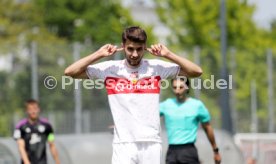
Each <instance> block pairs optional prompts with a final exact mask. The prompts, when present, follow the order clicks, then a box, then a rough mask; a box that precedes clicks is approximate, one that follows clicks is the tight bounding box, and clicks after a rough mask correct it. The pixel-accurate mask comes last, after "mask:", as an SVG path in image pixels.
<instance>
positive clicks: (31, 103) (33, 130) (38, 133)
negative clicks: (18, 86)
mask: <svg viewBox="0 0 276 164" xmlns="http://www.w3.org/2000/svg"><path fill="white" fill-rule="evenodd" d="M25 106H26V113H27V116H28V117H27V118H25V119H23V120H21V121H20V122H19V123H18V124H17V125H16V128H15V130H14V136H13V137H14V139H15V140H16V141H17V145H18V149H19V152H20V156H21V161H22V162H21V163H22V164H47V156H46V143H47V142H48V143H49V146H50V151H51V153H52V156H53V158H54V160H55V162H56V164H60V161H59V157H58V153H57V149H56V146H55V144H54V133H53V128H52V126H51V125H50V123H49V122H48V121H47V120H46V119H43V118H40V117H39V113H40V108H39V104H38V102H37V101H36V100H33V99H30V100H27V101H26V103H25Z"/></svg>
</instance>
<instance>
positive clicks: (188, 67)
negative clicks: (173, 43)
mask: <svg viewBox="0 0 276 164" xmlns="http://www.w3.org/2000/svg"><path fill="white" fill-rule="evenodd" d="M147 51H148V52H150V53H151V54H153V55H155V56H160V57H165V58H167V59H169V60H170V61H172V62H174V63H176V64H178V65H179V66H180V68H181V69H180V72H179V74H178V75H179V76H186V77H198V76H200V75H201V74H202V69H201V68H200V67H199V66H198V65H196V64H195V63H193V62H191V61H190V60H188V59H185V58H182V57H180V56H178V55H176V54H174V53H173V52H171V51H170V50H169V49H168V48H167V47H166V46H164V45H162V44H155V45H151V47H150V48H147Z"/></svg>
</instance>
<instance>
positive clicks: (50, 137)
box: [47, 123, 55, 142]
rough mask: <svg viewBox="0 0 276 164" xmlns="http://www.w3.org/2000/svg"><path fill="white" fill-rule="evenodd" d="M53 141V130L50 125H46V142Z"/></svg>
mask: <svg viewBox="0 0 276 164" xmlns="http://www.w3.org/2000/svg"><path fill="white" fill-rule="evenodd" d="M54 140H55V136H54V130H53V127H52V125H51V124H49V123H48V124H47V141H49V142H52V141H54Z"/></svg>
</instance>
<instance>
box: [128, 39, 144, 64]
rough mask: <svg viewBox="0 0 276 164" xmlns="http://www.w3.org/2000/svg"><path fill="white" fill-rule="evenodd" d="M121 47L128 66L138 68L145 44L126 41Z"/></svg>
mask: <svg viewBox="0 0 276 164" xmlns="http://www.w3.org/2000/svg"><path fill="white" fill-rule="evenodd" d="M123 47H124V51H125V58H126V60H127V62H128V64H129V65H131V66H134V67H135V66H138V65H139V64H140V62H141V60H142V58H143V56H144V53H145V44H144V43H135V42H131V41H129V40H127V41H126V43H125V44H124V45H123Z"/></svg>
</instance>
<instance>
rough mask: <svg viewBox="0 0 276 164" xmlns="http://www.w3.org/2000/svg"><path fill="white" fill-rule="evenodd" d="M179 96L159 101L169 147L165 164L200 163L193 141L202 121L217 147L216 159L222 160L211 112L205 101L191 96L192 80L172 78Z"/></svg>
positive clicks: (175, 92) (217, 163) (207, 133)
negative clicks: (211, 123)
mask: <svg viewBox="0 0 276 164" xmlns="http://www.w3.org/2000/svg"><path fill="white" fill-rule="evenodd" d="M172 87H173V92H174V94H175V96H176V98H169V99H167V100H165V101H164V102H162V103H161V104H160V115H161V116H163V117H164V119H165V127H166V130H167V136H168V142H169V148H168V151H167V155H166V164H199V163H200V162H199V159H198V153H197V149H196V147H195V145H194V143H195V142H196V137H197V130H198V124H199V123H201V125H202V127H203V129H204V132H205V133H206V135H207V137H208V139H209V141H210V143H211V146H212V148H213V151H214V160H215V163H216V164H219V163H220V161H221V157H220V154H219V149H218V147H217V144H216V141H215V135H214V132H213V128H212V126H211V125H210V115H209V112H208V110H207V109H206V108H205V106H204V104H203V103H202V102H201V101H200V100H197V99H194V98H191V97H189V96H188V93H189V89H188V87H189V80H188V79H187V78H176V79H173V80H172Z"/></svg>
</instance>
